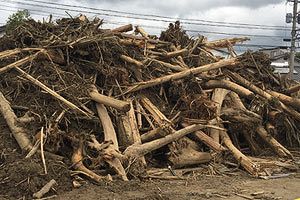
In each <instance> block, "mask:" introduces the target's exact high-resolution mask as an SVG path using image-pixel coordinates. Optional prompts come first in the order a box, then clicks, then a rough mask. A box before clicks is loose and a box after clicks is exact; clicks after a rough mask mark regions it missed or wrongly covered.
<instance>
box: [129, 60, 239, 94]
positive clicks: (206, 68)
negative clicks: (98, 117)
mask: <svg viewBox="0 0 300 200" xmlns="http://www.w3.org/2000/svg"><path fill="white" fill-rule="evenodd" d="M237 63H238V59H237V58H232V59H227V60H221V61H219V62H216V63H212V64H207V65H204V66H200V67H196V68H192V69H187V70H184V71H182V72H178V73H175V74H171V75H167V76H164V77H160V78H156V79H153V80H150V81H146V82H139V83H137V84H136V85H134V86H131V87H130V88H129V89H128V90H127V91H126V92H125V93H129V92H135V91H138V90H142V89H146V88H149V87H153V86H156V85H160V84H163V83H166V82H169V81H171V80H178V79H182V78H185V77H187V76H190V75H196V74H199V73H201V72H205V71H209V70H213V69H219V68H222V67H229V66H234V65H235V64H237Z"/></svg>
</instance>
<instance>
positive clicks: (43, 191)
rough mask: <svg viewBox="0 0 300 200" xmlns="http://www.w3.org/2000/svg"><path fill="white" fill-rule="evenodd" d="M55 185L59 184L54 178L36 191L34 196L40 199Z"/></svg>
mask: <svg viewBox="0 0 300 200" xmlns="http://www.w3.org/2000/svg"><path fill="white" fill-rule="evenodd" d="M54 185H57V183H56V181H55V180H54V179H51V180H50V181H49V182H48V183H47V184H46V185H44V187H42V189H40V190H39V191H38V192H36V193H34V194H33V195H32V196H33V198H36V199H40V198H42V197H43V196H44V195H45V194H47V193H48V192H49V191H50V190H51V188H53V186H54Z"/></svg>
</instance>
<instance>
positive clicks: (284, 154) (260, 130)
mask: <svg viewBox="0 0 300 200" xmlns="http://www.w3.org/2000/svg"><path fill="white" fill-rule="evenodd" d="M256 131H257V133H258V134H259V135H260V137H261V138H262V139H263V140H264V141H265V142H266V143H268V144H269V145H270V146H271V147H272V148H273V149H274V151H275V152H276V153H277V154H278V155H279V156H281V157H290V158H293V155H292V154H291V153H290V151H289V150H287V149H286V148H285V147H284V146H282V145H281V144H280V143H279V142H278V141H277V140H276V139H275V138H273V137H272V136H271V135H270V134H268V132H267V131H266V129H265V128H264V127H263V126H259V127H257V129H256Z"/></svg>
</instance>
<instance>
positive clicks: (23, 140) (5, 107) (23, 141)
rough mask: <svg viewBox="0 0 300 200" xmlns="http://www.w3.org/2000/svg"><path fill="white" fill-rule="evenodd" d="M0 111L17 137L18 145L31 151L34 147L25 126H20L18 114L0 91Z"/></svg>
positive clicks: (24, 149)
mask: <svg viewBox="0 0 300 200" xmlns="http://www.w3.org/2000/svg"><path fill="white" fill-rule="evenodd" d="M0 112H1V114H2V116H3V117H4V119H5V121H6V123H7V125H8V127H9V129H10V131H11V132H12V135H13V136H14V138H15V139H16V141H17V143H18V145H19V146H20V148H21V149H22V150H23V151H28V152H29V151H30V150H31V149H32V147H33V146H32V144H31V141H30V140H29V136H28V133H27V131H26V130H25V128H24V127H23V126H20V125H21V124H20V122H19V121H18V118H17V116H16V115H15V113H14V111H13V110H12V108H11V107H10V103H9V102H8V101H7V100H6V98H5V97H4V95H3V94H2V92H0Z"/></svg>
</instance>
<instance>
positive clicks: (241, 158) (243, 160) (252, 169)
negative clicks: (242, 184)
mask: <svg viewBox="0 0 300 200" xmlns="http://www.w3.org/2000/svg"><path fill="white" fill-rule="evenodd" d="M221 138H222V140H223V142H224V144H225V146H226V147H227V148H228V149H229V151H230V152H231V153H232V155H233V156H234V157H235V159H236V160H237V161H238V162H239V163H240V164H241V165H242V167H243V168H244V169H245V170H246V171H247V172H249V173H250V174H251V175H253V176H258V171H259V169H258V166H257V165H256V164H255V163H254V162H252V160H251V159H250V158H248V157H247V156H245V155H244V154H243V153H242V152H240V151H239V150H238V149H237V148H236V147H235V146H234V145H233V144H232V141H231V139H230V137H229V136H228V134H227V132H226V131H222V132H221Z"/></svg>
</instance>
